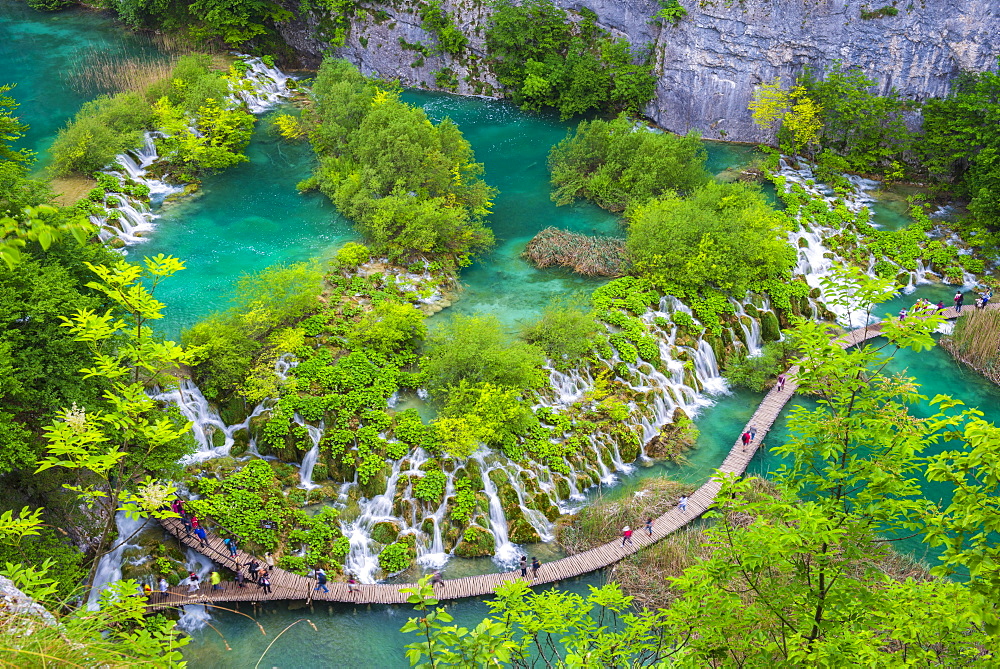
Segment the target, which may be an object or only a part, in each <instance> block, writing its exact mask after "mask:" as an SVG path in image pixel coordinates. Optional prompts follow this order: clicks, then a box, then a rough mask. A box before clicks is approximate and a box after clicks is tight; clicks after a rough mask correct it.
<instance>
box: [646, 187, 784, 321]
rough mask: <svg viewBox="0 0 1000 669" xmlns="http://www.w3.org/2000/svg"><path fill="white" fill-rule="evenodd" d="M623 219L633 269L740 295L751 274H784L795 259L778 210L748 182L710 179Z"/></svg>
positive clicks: (665, 279)
mask: <svg viewBox="0 0 1000 669" xmlns="http://www.w3.org/2000/svg"><path fill="white" fill-rule="evenodd" d="M628 220H629V230H628V249H629V253H630V255H631V256H632V260H633V262H634V263H635V264H636V267H637V269H638V270H639V271H640V272H641V273H645V274H649V275H652V276H654V277H658V280H660V281H663V282H665V283H674V284H680V285H682V286H691V287H701V286H716V287H718V288H720V289H722V290H723V291H726V292H729V293H731V294H734V295H742V294H744V293H745V292H746V291H747V290H748V289H749V288H750V285H751V283H753V282H755V281H761V280H766V279H773V278H778V277H783V276H785V275H786V273H787V272H788V271H789V270H790V269H791V267H792V266H793V265H794V262H795V250H794V249H793V248H792V247H791V246H790V245H789V244H788V242H787V241H786V238H785V233H784V229H783V227H782V224H783V219H782V217H781V215H780V214H778V213H777V212H775V211H774V210H773V209H771V208H770V207H769V206H768V205H767V204H766V202H765V201H764V199H763V196H762V195H761V193H760V190H759V188H757V187H756V186H753V185H750V184H739V183H733V184H716V183H709V184H706V185H705V186H703V187H701V188H700V189H698V190H697V191H695V193H694V194H693V195H692V196H691V197H689V198H687V199H681V198H679V197H676V196H667V197H663V198H660V199H656V200H650V201H649V202H647V203H646V204H643V205H639V206H636V207H634V208H633V210H631V211H630V212H629V215H628ZM699 318H700V314H699ZM703 322H704V321H703ZM706 324H707V323H706Z"/></svg>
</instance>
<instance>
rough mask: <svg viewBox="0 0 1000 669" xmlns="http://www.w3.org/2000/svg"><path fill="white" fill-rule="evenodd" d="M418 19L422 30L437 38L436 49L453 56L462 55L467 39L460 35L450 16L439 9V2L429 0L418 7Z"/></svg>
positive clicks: (438, 0)
mask: <svg viewBox="0 0 1000 669" xmlns="http://www.w3.org/2000/svg"><path fill="white" fill-rule="evenodd" d="M420 18H421V19H422V21H423V23H422V24H421V26H422V27H423V29H424V30H426V31H428V32H430V33H432V34H433V35H434V36H435V37H437V41H438V48H440V49H441V51H444V52H445V53H450V54H452V55H454V56H457V55H458V54H460V53H462V51H463V50H464V49H465V46H466V45H467V44H468V43H469V38H468V37H466V36H465V35H463V34H462V31H461V30H459V29H458V26H456V25H455V22H454V21H453V20H452V18H451V15H450V14H448V12H446V11H445V10H444V8H443V7H441V1H440V0H431V2H428V3H427V4H425V5H422V6H421V7H420Z"/></svg>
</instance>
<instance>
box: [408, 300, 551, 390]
mask: <svg viewBox="0 0 1000 669" xmlns="http://www.w3.org/2000/svg"><path fill="white" fill-rule="evenodd" d="M543 362H544V356H543V354H542V351H541V349H539V348H538V347H537V346H534V345H532V344H528V343H526V342H518V341H515V340H513V339H511V338H510V337H507V336H505V335H504V333H503V330H502V329H501V325H500V321H499V320H498V319H497V317H496V316H455V317H453V318H452V319H451V320H450V321H449V322H448V323H447V324H446V325H445V326H442V327H441V328H440V329H439V330H437V331H435V332H434V333H433V334H432V335H431V337H430V340H429V342H428V346H427V362H426V370H427V375H428V386H429V387H430V388H431V390H432V391H433V392H436V393H443V392H445V391H446V390H447V388H448V387H449V386H454V385H457V384H459V383H460V382H461V381H463V380H464V381H466V382H468V383H470V384H476V383H483V382H486V383H494V384H497V385H501V386H507V387H510V388H514V389H517V390H525V389H528V388H535V387H537V386H538V385H539V384H541V383H542V381H543V380H544V376H543V375H542V373H541V370H540V367H541V364H542V363H543Z"/></svg>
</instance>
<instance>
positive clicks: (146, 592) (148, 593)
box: [142, 583, 153, 599]
mask: <svg viewBox="0 0 1000 669" xmlns="http://www.w3.org/2000/svg"><path fill="white" fill-rule="evenodd" d="M142 596H143V597H145V598H146V599H149V598H151V597H152V596H153V588H151V587H150V585H149V583H143V584H142Z"/></svg>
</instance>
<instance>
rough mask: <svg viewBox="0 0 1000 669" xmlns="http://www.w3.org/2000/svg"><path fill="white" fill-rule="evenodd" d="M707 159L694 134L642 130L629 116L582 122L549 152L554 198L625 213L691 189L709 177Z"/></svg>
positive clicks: (560, 201)
mask: <svg viewBox="0 0 1000 669" xmlns="http://www.w3.org/2000/svg"><path fill="white" fill-rule="evenodd" d="M706 157H707V153H706V152H705V148H704V147H703V146H702V143H701V141H700V137H699V135H698V134H697V133H695V132H692V133H689V134H687V135H686V136H683V137H681V136H678V135H673V134H670V133H654V132H644V131H643V128H641V127H639V128H637V127H636V126H635V124H634V123H633V122H632V121H630V120H629V119H628V118H626V117H625V116H619V117H618V118H616V119H614V120H612V121H602V120H599V119H597V120H593V121H581V122H580V125H579V126H577V129H576V133H575V134H571V135H569V136H567V137H566V139H564V140H562V141H561V142H559V144H557V145H556V146H555V147H553V149H552V151H551V152H550V153H549V169H550V170H551V172H552V186H553V192H552V200H553V201H554V202H555V203H556V204H560V205H563V204H570V203H572V202H573V201H574V200H575V199H576V198H578V197H586V198H588V199H591V200H593V201H594V202H596V203H597V204H598V205H600V206H602V207H604V208H605V209H609V210H611V211H624V210H625V209H626V208H627V207H629V206H630V205H633V204H641V203H643V202H645V201H646V200H648V199H650V198H653V197H660V196H663V195H667V194H670V193H674V192H677V193H681V194H686V193H690V192H692V191H693V190H694V189H696V188H697V187H698V186H701V185H703V184H705V183H706V182H707V181H708V178H709V175H708V173H707V172H706V171H705V159H706Z"/></svg>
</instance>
